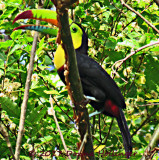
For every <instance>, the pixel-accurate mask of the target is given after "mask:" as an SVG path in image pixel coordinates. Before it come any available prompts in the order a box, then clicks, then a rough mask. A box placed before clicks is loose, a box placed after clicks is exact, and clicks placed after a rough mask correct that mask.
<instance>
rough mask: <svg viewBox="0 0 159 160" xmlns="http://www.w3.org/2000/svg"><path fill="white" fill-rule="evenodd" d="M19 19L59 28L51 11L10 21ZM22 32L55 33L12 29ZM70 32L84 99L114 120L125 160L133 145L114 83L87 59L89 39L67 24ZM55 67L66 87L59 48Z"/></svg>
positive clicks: (29, 13)
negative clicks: (40, 22)
mask: <svg viewBox="0 0 159 160" xmlns="http://www.w3.org/2000/svg"><path fill="white" fill-rule="evenodd" d="M18 19H39V20H42V21H46V22H48V23H51V24H53V25H56V26H57V27H58V23H57V20H56V12H55V11H51V10H44V9H43V10H42V9H37V10H36V9H34V10H28V11H25V12H23V13H21V14H19V15H18V16H17V17H16V18H15V19H14V21H13V23H14V22H15V21H17V20H18ZM17 29H25V30H36V31H39V32H43V33H47V34H50V35H55V30H54V29H53V28H51V27H46V26H35V25H24V26H20V27H17V28H15V29H14V30H17ZM70 30H71V36H72V40H73V45H74V48H75V51H76V58H77V65H78V70H79V74H80V78H81V82H82V87H83V92H84V94H85V95H86V96H89V97H94V99H95V100H93V99H92V100H91V101H90V104H91V105H92V106H93V107H94V108H95V109H96V110H98V111H101V112H102V113H103V114H105V115H108V116H111V117H115V118H116V119H117V122H118V125H119V128H120V131H121V134H122V137H123V143H124V148H125V152H126V155H127V158H129V156H130V154H131V153H132V142H131V136H130V132H129V129H128V126H127V123H126V119H125V116H124V113H123V111H122V109H124V108H126V105H125V101H124V97H123V96H122V94H121V91H120V89H119V88H118V86H117V85H116V83H115V82H114V80H113V79H112V78H111V77H110V76H109V75H108V73H107V72H106V71H105V70H104V69H103V68H102V67H101V66H100V65H99V64H98V63H97V62H96V61H94V60H93V59H92V58H90V57H88V54H87V50H88V38H87V35H86V33H85V31H84V29H83V28H82V27H81V26H80V25H78V24H76V23H74V22H72V20H70ZM54 64H55V67H56V68H57V70H58V74H59V76H60V78H61V79H62V81H63V82H64V83H65V78H64V64H65V53H64V50H63V48H62V46H61V45H59V46H58V48H57V51H56V53H55V55H54Z"/></svg>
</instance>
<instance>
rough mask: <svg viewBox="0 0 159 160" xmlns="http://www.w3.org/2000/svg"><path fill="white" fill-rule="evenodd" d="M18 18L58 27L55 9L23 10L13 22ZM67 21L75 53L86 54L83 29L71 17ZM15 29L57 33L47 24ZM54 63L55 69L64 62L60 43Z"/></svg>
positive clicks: (85, 39)
mask: <svg viewBox="0 0 159 160" xmlns="http://www.w3.org/2000/svg"><path fill="white" fill-rule="evenodd" d="M19 19H37V20H40V21H45V22H48V23H50V24H52V25H54V26H57V27H58V21H57V14H56V12H55V11H52V10H46V9H33V10H28V11H24V12H22V13H21V14H19V15H18V16H17V17H16V18H15V19H14V21H13V23H15V22H16V21H17V20H19ZM69 23H70V31H71V36H72V41H73V45H74V48H75V50H76V53H80V54H87V50H88V38H87V35H86V33H85V31H84V29H83V28H82V27H81V26H80V25H78V24H76V23H74V22H73V21H72V20H71V19H69ZM17 29H25V30H35V31H38V32H42V33H45V34H49V35H54V36H56V35H57V30H56V29H54V28H53V27H49V26H42V25H38V26H36V25H23V26H19V27H17V28H15V29H14V30H17ZM54 63H55V67H56V68H57V69H59V68H61V67H62V66H63V65H64V63H65V54H64V51H63V48H62V47H61V45H59V46H58V48H57V51H56V53H55V56H54Z"/></svg>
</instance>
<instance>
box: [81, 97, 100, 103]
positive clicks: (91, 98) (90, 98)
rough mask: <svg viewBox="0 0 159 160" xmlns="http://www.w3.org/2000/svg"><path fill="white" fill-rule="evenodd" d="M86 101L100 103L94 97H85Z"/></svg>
mask: <svg viewBox="0 0 159 160" xmlns="http://www.w3.org/2000/svg"><path fill="white" fill-rule="evenodd" d="M84 97H85V98H86V99H88V100H90V101H95V102H99V101H98V100H97V99H95V98H94V97H91V96H84Z"/></svg>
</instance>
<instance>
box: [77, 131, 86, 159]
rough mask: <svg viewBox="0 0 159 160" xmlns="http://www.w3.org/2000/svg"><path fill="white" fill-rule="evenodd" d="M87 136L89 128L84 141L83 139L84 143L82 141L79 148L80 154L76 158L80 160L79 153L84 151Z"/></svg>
mask: <svg viewBox="0 0 159 160" xmlns="http://www.w3.org/2000/svg"><path fill="white" fill-rule="evenodd" d="M87 136H88V130H87V132H86V134H85V135H84V138H83V141H82V143H81V145H80V148H79V150H78V155H77V158H76V160H78V157H79V155H80V154H81V152H82V150H83V148H84V145H85V143H86V142H87Z"/></svg>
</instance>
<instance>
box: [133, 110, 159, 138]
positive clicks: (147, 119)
mask: <svg viewBox="0 0 159 160" xmlns="http://www.w3.org/2000/svg"><path fill="white" fill-rule="evenodd" d="M158 110H159V108H156V109H155V110H154V111H153V112H152V114H150V115H149V116H148V117H147V118H146V119H145V120H144V121H143V122H142V124H141V125H140V126H139V128H137V129H136V131H135V132H134V133H133V134H132V135H131V137H133V136H134V135H135V134H136V133H137V132H138V130H140V129H141V128H142V127H143V126H144V125H145V124H146V123H148V121H150V118H151V117H152V116H153V115H154V114H155V113H157V111H158Z"/></svg>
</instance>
